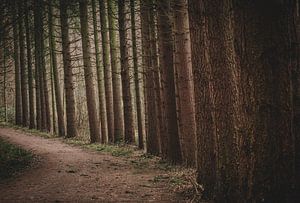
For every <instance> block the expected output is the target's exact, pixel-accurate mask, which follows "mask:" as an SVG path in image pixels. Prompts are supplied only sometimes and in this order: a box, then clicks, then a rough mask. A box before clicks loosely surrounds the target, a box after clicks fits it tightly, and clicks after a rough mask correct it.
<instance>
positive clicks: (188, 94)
mask: <svg viewBox="0 0 300 203" xmlns="http://www.w3.org/2000/svg"><path fill="white" fill-rule="evenodd" d="M187 9H188V5H187V0H175V1H174V29H175V30H174V31H175V68H176V72H177V74H178V78H177V87H178V89H177V91H178V124H179V125H178V127H179V138H180V145H181V152H182V159H183V163H184V164H186V165H188V166H194V165H195V160H196V159H195V157H196V148H195V143H196V123H195V106H194V105H195V98H194V83H193V73H192V61H191V40H190V27H189V18H188V10H187Z"/></svg>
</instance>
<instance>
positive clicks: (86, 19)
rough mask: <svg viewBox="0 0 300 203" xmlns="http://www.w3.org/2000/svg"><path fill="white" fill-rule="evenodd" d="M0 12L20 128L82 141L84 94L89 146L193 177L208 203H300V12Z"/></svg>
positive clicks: (260, 5)
mask: <svg viewBox="0 0 300 203" xmlns="http://www.w3.org/2000/svg"><path fill="white" fill-rule="evenodd" d="M0 13H1V14H0V15H1V16H0V24H1V39H0V43H1V51H2V52H1V64H2V68H3V71H2V76H3V77H2V78H3V80H2V83H1V84H2V87H3V88H2V90H3V91H2V94H3V98H4V100H3V102H2V103H3V104H4V106H5V112H6V109H7V105H11V104H9V101H7V99H6V97H7V96H6V94H7V93H6V92H7V91H8V90H7V86H9V85H8V84H9V80H8V79H7V78H9V75H10V74H11V71H10V70H11V67H14V68H13V70H14V74H15V76H14V78H13V80H12V81H13V82H14V84H15V88H14V93H15V94H14V95H15V96H14V98H15V105H14V108H15V122H16V124H17V125H22V126H24V127H29V128H36V129H38V130H43V131H47V132H50V131H53V132H57V134H58V135H59V136H62V137H75V136H78V134H80V133H78V130H79V129H78V125H79V121H78V120H77V119H76V118H77V114H80V113H82V112H81V110H82V109H81V107H80V105H77V106H76V103H79V101H81V99H82V98H81V97H82V96H77V95H76V94H75V92H76V88H79V87H78V86H77V83H80V84H83V85H82V86H83V87H84V88H85V91H84V93H83V94H79V95H85V96H84V102H86V104H85V105H84V106H86V110H85V109H84V110H85V111H86V114H87V117H86V119H87V122H88V129H89V138H90V141H91V142H101V143H105V144H107V143H118V142H122V141H123V142H125V143H129V144H134V143H136V144H137V145H138V146H139V147H140V148H141V149H145V150H146V151H147V152H148V153H151V154H154V155H160V156H162V157H163V158H164V159H166V160H168V161H169V162H171V163H176V164H184V165H187V166H191V167H194V166H197V169H198V182H199V183H200V184H201V185H203V188H204V195H205V197H206V198H209V199H215V200H217V201H254V202H256V201H259V202H260V201H293V200H295V199H297V194H296V191H297V189H299V182H300V180H299V171H300V168H299V151H300V150H299V136H300V129H299V127H300V91H299V90H300V87H299V85H300V75H299V74H300V73H299V71H300V69H299V44H298V43H299V37H300V35H299V31H300V30H299V2H298V1H296V0H273V1H271V0H263V1H261V0H252V1H250V0H242V1H237V0H168V1H167V0H166V1H159V0H141V1H138V0H118V1H116V0H100V1H95V0H91V1H90V0H72V1H66V0H60V1H56V0H35V1H22V0H14V1H5V2H4V3H3V4H2V7H1V11H0ZM74 36H75V37H74ZM76 36H77V38H76ZM78 36H79V37H78ZM78 47H79V48H78ZM10 50H11V51H10ZM78 50H79V51H78ZM11 57H13V61H14V63H12V62H11V61H10V58H11ZM76 57H77V58H79V59H78V61H79V64H80V65H78V64H76V63H75V62H74V61H76V60H75V59H74V58H76ZM78 67H79V69H80V70H79V71H78V72H76V68H78ZM61 69H63V73H61V72H60V70H61ZM79 73H82V74H79ZM78 75H79V76H78ZM62 78H63V80H62ZM77 78H81V80H79V81H78V80H77ZM83 78H84V80H83ZM95 84H96V85H95ZM62 87H63V88H62ZM49 90H50V91H49ZM80 104H81V103H80ZM5 115H7V113H5ZM298 198H299V196H298Z"/></svg>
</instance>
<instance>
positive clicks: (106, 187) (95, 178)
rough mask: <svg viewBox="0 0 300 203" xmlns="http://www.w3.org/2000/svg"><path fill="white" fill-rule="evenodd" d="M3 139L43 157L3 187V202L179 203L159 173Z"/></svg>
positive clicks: (0, 132) (32, 140)
mask: <svg viewBox="0 0 300 203" xmlns="http://www.w3.org/2000/svg"><path fill="white" fill-rule="evenodd" d="M0 137H2V138H4V139H6V140H8V141H10V142H11V143H14V144H17V145H20V146H21V147H23V148H24V149H27V150H30V151H32V152H33V153H34V154H37V155H38V156H40V157H41V162H40V163H39V165H38V166H37V167H34V168H32V169H30V170H27V171H25V172H24V173H23V174H22V175H20V176H18V177H17V178H16V179H14V180H12V181H10V182H8V183H6V184H2V185H0V202H103V201H105V202H145V201H146V202H148V201H152V202H178V201H181V200H182V199H181V198H180V197H179V196H178V195H176V194H175V193H174V192H172V191H171V190H170V189H169V187H168V184H167V183H165V182H155V181H152V180H153V179H154V178H155V177H157V176H158V175H161V174H163V173H164V171H162V170H159V169H146V170H143V171H137V169H136V168H135V167H133V166H132V164H130V163H129V162H128V161H126V159H125V158H120V157H114V156H111V155H109V154H106V153H97V152H92V151H90V150H85V149H81V148H79V147H73V146H70V145H67V144H65V143H63V142H62V141H61V140H59V139H45V138H41V137H37V136H32V135H29V134H26V133H23V132H20V131H16V130H12V129H7V128H0Z"/></svg>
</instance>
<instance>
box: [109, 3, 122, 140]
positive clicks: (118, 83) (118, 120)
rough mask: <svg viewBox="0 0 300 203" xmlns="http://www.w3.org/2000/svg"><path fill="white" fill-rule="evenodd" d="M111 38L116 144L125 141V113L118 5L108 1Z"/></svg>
mask: <svg viewBox="0 0 300 203" xmlns="http://www.w3.org/2000/svg"><path fill="white" fill-rule="evenodd" d="M107 10H108V24H109V38H110V41H109V42H110V58H111V67H112V81H113V98H114V117H115V120H114V121H115V122H114V127H115V130H114V142H118V141H120V140H121V139H124V111H123V94H122V79H121V66H120V61H119V59H118V57H119V54H118V50H117V49H118V42H117V20H116V15H117V4H116V2H115V1H110V0H108V1H107Z"/></svg>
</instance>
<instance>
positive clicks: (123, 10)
mask: <svg viewBox="0 0 300 203" xmlns="http://www.w3.org/2000/svg"><path fill="white" fill-rule="evenodd" d="M126 3H127V2H126V0H120V1H118V6H119V32H120V55H121V75H122V87H123V102H124V121H125V142H126V143H133V142H134V120H133V117H134V115H133V107H132V100H131V98H132V93H131V85H130V70H129V45H130V44H129V42H128V38H129V37H128V14H127V13H128V9H127V5H126Z"/></svg>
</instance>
